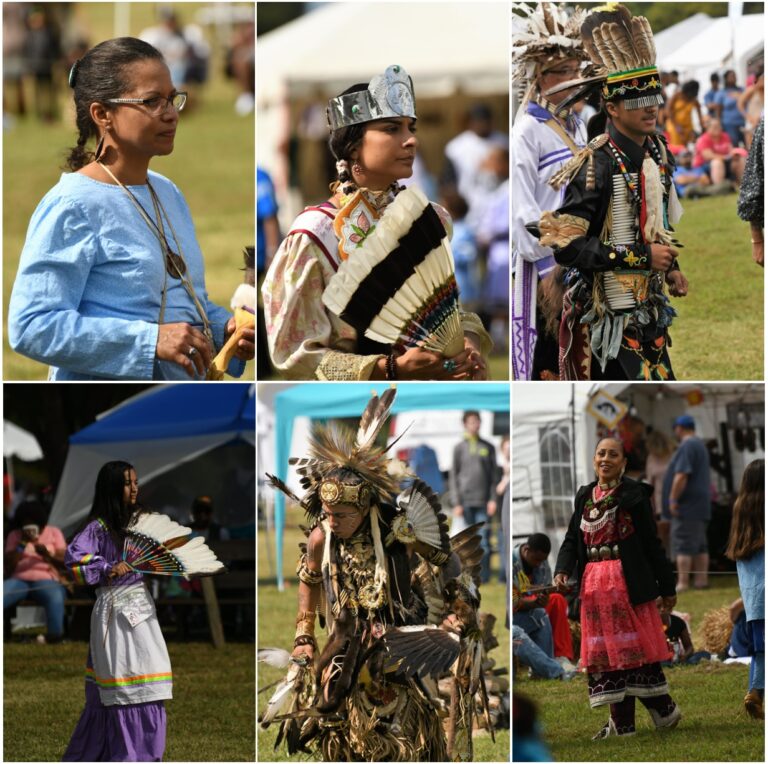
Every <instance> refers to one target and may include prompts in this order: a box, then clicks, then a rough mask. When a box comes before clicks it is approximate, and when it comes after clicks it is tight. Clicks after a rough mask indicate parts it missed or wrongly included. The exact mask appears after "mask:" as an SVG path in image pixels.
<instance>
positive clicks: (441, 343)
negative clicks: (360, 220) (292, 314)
mask: <svg viewBox="0 0 768 764" xmlns="http://www.w3.org/2000/svg"><path fill="white" fill-rule="evenodd" d="M361 214H362V213H361ZM351 217H352V219H354V217H355V212H354V210H353V211H352V212H351ZM375 229H376V230H375V234H374V235H365V236H364V237H362V238H361V240H360V241H359V242H358V244H357V246H356V249H355V251H354V253H353V254H352V256H351V257H348V258H347V259H346V260H344V261H343V262H342V263H341V265H340V266H339V269H338V271H337V272H336V273H335V274H334V275H333V277H332V278H331V279H330V281H329V282H328V285H327V286H326V288H325V291H324V292H323V297H322V299H323V304H324V305H325V306H326V307H327V308H328V309H329V310H330V311H331V312H333V313H335V314H336V315H337V316H339V317H340V318H342V319H343V320H344V321H346V322H347V323H348V324H351V325H352V326H354V327H355V329H357V331H358V332H359V333H361V334H364V335H365V336H366V337H368V338H369V339H372V340H375V341H376V342H381V343H384V344H385V345H393V346H394V347H395V348H396V349H404V348H408V347H413V346H415V345H417V344H421V345H422V346H423V347H424V348H425V349H427V350H431V351H433V352H436V353H442V354H443V355H445V356H447V357H451V356H455V355H458V353H460V352H461V351H462V350H463V349H464V330H463V328H462V325H461V316H460V311H459V290H458V287H457V285H456V276H455V272H454V264H453V253H452V252H451V246H450V244H449V242H448V236H447V234H446V231H445V227H444V226H443V224H442V222H441V220H440V218H439V216H438V215H437V213H436V212H435V210H434V208H433V207H432V205H431V204H430V202H429V200H428V199H427V197H426V196H424V194H423V193H422V192H421V191H419V189H417V188H414V187H410V188H407V189H405V190H403V191H401V192H400V193H399V194H398V195H397V197H395V200H394V201H393V202H392V203H391V204H390V205H389V207H387V209H386V210H385V212H384V214H383V215H382V217H381V218H379V219H378V220H377V221H376V224H375ZM370 232H371V233H373V229H371V231H370Z"/></svg>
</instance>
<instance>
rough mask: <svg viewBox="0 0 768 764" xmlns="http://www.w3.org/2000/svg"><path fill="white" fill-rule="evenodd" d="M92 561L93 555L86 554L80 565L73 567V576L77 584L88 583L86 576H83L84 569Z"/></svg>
mask: <svg viewBox="0 0 768 764" xmlns="http://www.w3.org/2000/svg"><path fill="white" fill-rule="evenodd" d="M92 559H93V555H92V554H86V555H83V557H82V558H81V559H80V562H79V563H77V564H76V565H72V566H71V569H72V576H73V577H74V579H75V583H76V584H84V583H86V581H85V576H84V575H83V568H85V567H86V566H87V565H88V563H89V562H90V561H91V560H92Z"/></svg>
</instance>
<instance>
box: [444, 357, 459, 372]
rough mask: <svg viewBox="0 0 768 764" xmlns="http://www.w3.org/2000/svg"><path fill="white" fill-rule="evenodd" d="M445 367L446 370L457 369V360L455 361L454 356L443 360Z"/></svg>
mask: <svg viewBox="0 0 768 764" xmlns="http://www.w3.org/2000/svg"><path fill="white" fill-rule="evenodd" d="M443 368H444V369H445V370H446V371H454V370H455V369H456V361H454V360H453V358H448V359H447V360H445V361H443Z"/></svg>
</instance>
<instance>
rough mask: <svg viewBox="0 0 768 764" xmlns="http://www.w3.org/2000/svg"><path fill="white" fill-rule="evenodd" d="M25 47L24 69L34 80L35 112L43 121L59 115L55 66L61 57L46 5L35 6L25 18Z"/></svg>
mask: <svg viewBox="0 0 768 764" xmlns="http://www.w3.org/2000/svg"><path fill="white" fill-rule="evenodd" d="M27 28H28V31H27V37H26V40H25V44H24V58H25V68H26V70H27V72H29V73H30V74H31V75H32V76H33V77H34V80H35V112H36V114H37V116H38V118H39V119H40V120H42V121H43V122H53V121H54V120H55V119H56V117H57V115H58V108H57V104H56V88H55V87H54V82H53V76H54V66H55V65H56V63H58V61H59V59H60V58H61V40H60V33H59V29H58V27H57V25H56V23H55V22H54V20H53V18H52V16H51V14H50V13H49V10H48V9H47V8H45V5H41V6H36V7H34V8H33V10H32V11H31V12H30V14H29V16H27Z"/></svg>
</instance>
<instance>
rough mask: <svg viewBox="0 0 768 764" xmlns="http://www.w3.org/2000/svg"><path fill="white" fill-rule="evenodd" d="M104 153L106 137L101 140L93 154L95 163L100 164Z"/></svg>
mask: <svg viewBox="0 0 768 764" xmlns="http://www.w3.org/2000/svg"><path fill="white" fill-rule="evenodd" d="M103 153H104V136H103V135H102V136H101V138H99V142H98V143H97V144H96V151H94V153H93V161H94V162H98V161H99V159H101V155H102V154H103Z"/></svg>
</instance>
